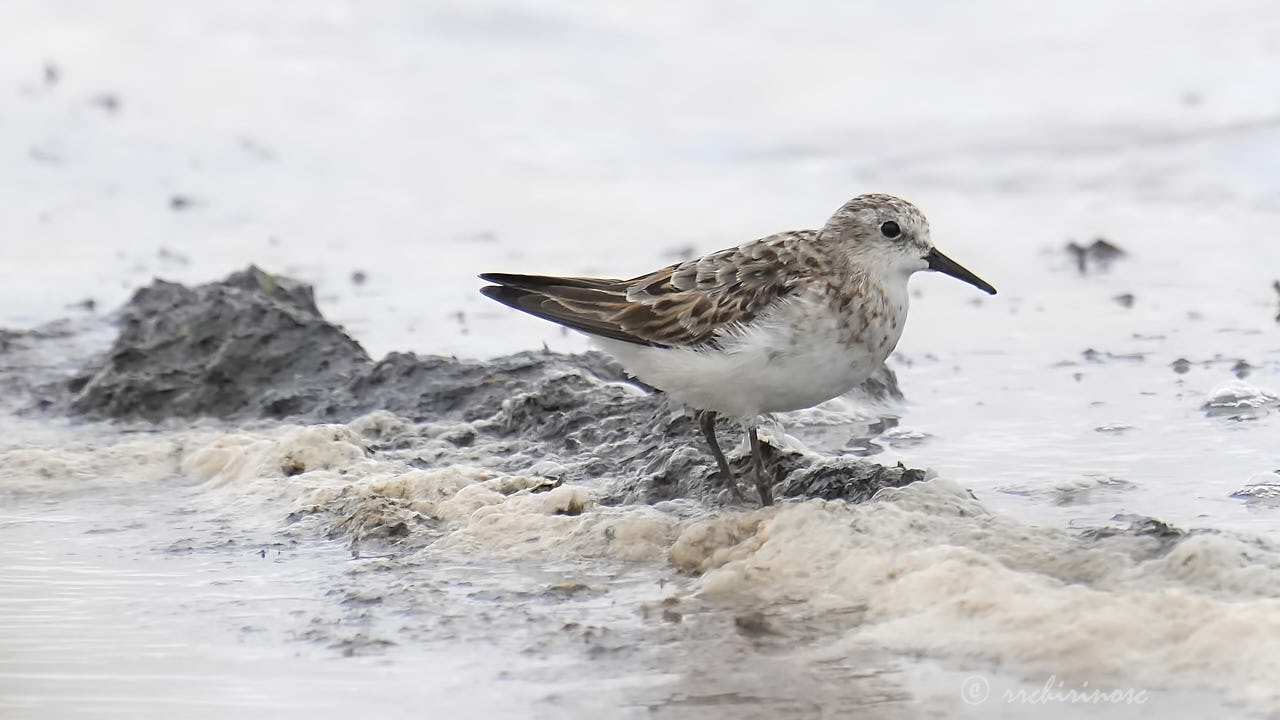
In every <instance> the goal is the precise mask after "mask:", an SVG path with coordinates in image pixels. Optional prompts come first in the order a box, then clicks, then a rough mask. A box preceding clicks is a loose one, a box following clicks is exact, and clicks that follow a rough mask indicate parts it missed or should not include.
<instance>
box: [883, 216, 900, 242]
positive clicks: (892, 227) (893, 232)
mask: <svg viewBox="0 0 1280 720" xmlns="http://www.w3.org/2000/svg"><path fill="white" fill-rule="evenodd" d="M880 234H881V235H883V236H885V237H887V238H889V239H890V240H892V239H894V238H896V237H898V236H899V235H901V234H902V228H900V227H898V223H896V222H894V221H892V220H890V221H889V222H887V223H884V224H883V225H881V226H880Z"/></svg>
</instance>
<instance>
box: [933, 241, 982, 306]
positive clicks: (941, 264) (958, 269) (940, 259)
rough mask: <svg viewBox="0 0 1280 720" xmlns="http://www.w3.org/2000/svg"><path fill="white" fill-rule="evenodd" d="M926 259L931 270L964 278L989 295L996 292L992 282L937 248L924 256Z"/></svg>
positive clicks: (960, 278) (958, 278)
mask: <svg viewBox="0 0 1280 720" xmlns="http://www.w3.org/2000/svg"><path fill="white" fill-rule="evenodd" d="M924 259H925V260H927V261H929V269H930V270H936V271H937V272H940V273H942V274H944V275H950V276H951V277H953V278H955V279H957V280H963V281H965V282H967V283H969V284H970V285H972V286H974V287H976V288H978V289H979V290H981V291H983V292H985V293H986V294H988V295H995V294H996V289H995V288H993V287H991V283H988V282H987V281H986V280H983V279H982V278H980V277H978V276H977V275H974V274H973V273H971V272H969V271H968V270H965V269H964V266H963V265H961V264H960V263H958V262H956V261H955V260H952V259H951V258H949V257H947V256H946V255H943V254H942V253H940V252H938V249H937V248H934V249H933V250H930V251H929V254H928V255H925V256H924Z"/></svg>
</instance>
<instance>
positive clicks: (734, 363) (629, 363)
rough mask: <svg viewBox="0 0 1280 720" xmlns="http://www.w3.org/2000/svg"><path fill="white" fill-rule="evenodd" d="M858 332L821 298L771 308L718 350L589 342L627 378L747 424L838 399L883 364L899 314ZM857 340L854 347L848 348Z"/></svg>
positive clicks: (898, 326) (898, 329)
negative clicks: (753, 419)
mask: <svg viewBox="0 0 1280 720" xmlns="http://www.w3.org/2000/svg"><path fill="white" fill-rule="evenodd" d="M894 314H895V313H893V312H890V313H888V314H886V315H883V316H882V317H881V320H880V321H879V322H876V323H875V326H873V327H867V328H865V330H864V329H863V328H862V327H861V324H862V323H861V321H855V322H857V326H855V327H850V320H849V319H846V318H843V317H839V316H837V315H836V314H835V313H834V312H833V311H832V310H831V307H830V304H829V303H828V302H827V300H826V298H825V297H821V296H808V295H799V296H795V297H792V298H788V299H786V300H783V301H781V302H779V303H778V304H777V305H776V306H774V307H773V308H771V309H770V311H769V312H767V313H764V314H761V315H760V316H758V317H756V318H755V319H754V320H753V321H752V322H751V323H750V324H749V325H747V326H744V327H742V328H740V329H739V331H738V332H736V333H734V334H732V335H728V336H727V337H721V339H720V347H719V348H707V349H699V350H692V349H687V348H654V347H648V346H644V345H635V344H632V343H626V342H620V341H617V340H608V339H604V338H593V340H594V341H595V342H596V344H597V345H599V346H600V348H601V349H603V350H605V351H606V352H608V353H610V354H611V355H613V356H614V357H616V358H617V359H618V361H619V362H621V363H622V365H623V367H624V368H626V369H627V371H628V372H629V373H631V374H632V375H634V376H635V377H637V378H639V379H640V380H642V381H644V382H645V383H648V384H649V385H652V386H653V387H656V388H659V389H661V390H663V391H664V392H666V393H667V394H668V395H670V396H671V397H672V399H674V400H676V401H678V402H681V403H684V404H686V405H688V406H690V407H693V408H697V409H701V410H715V411H717V412H721V413H724V414H726V415H730V416H734V417H739V418H749V417H752V416H755V415H759V414H762V413H771V412H785V411H788V410H799V409H801V408H807V407H812V406H814V405H817V404H818V403H821V402H825V401H827V400H830V399H831V398H834V397H837V396H839V395H843V394H844V393H846V392H848V391H849V390H851V389H853V388H854V386H856V385H857V384H858V383H860V382H862V381H863V380H865V379H867V377H868V376H870V375H871V373H872V371H873V370H874V369H875V368H876V367H877V366H879V364H880V363H882V362H884V359H885V358H886V357H888V355H889V353H890V352H891V351H892V350H893V347H894V345H896V344H897V342H898V337H899V336H900V335H901V334H902V325H903V321H904V320H905V315H906V308H905V306H904V307H903V308H902V309H901V312H900V313H897V317H896V318H895V317H889V315H894ZM859 333H860V338H861V339H860V341H858V342H853V341H852V339H853V337H854V336H855V335H858V334H859Z"/></svg>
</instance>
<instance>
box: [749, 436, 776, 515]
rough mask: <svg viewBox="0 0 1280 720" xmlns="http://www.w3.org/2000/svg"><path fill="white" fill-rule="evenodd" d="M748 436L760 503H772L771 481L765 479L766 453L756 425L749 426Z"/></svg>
mask: <svg viewBox="0 0 1280 720" xmlns="http://www.w3.org/2000/svg"><path fill="white" fill-rule="evenodd" d="M747 437H748V438H750V439H751V459H752V461H753V463H754V465H755V468H756V491H757V492H759V493H760V504H761V505H772V504H773V491H771V490H770V489H769V483H768V482H767V481H766V480H765V474H764V454H763V453H761V452H760V438H759V437H756V428H755V426H754V425H753V426H751V427H749V428H747Z"/></svg>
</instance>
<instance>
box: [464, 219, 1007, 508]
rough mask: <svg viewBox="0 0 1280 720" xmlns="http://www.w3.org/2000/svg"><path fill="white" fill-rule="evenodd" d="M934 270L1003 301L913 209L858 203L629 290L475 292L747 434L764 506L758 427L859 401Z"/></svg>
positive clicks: (569, 281)
mask: <svg viewBox="0 0 1280 720" xmlns="http://www.w3.org/2000/svg"><path fill="white" fill-rule="evenodd" d="M920 270H936V271H938V272H941V273H946V274H947V275H950V276H952V277H954V278H958V279H960V280H963V281H964V282H967V283H969V284H970V285H973V286H975V287H977V288H979V289H980V290H984V291H986V292H988V293H990V294H992V295H994V294H995V292H996V289H995V288H994V287H992V286H991V285H990V284H988V283H987V282H986V281H984V280H982V279H981V278H979V277H978V276H976V275H974V274H973V273H971V272H969V271H968V270H966V269H964V268H963V267H961V266H960V265H959V264H958V263H957V262H955V261H954V260H952V259H951V258H949V257H947V256H946V255H943V254H942V253H941V252H938V250H937V248H935V247H933V243H932V242H931V241H930V240H929V222H928V221H927V220H926V219H925V217H924V215H923V214H922V213H921V212H920V211H919V210H918V209H916V206H914V205H912V204H911V203H909V202H907V201H905V200H902V199H900V198H896V197H893V196H891V195H874V194H873V195H859V196H858V197H856V198H854V199H852V200H850V201H849V202H847V203H845V204H844V206H843V207H841V208H840V209H839V210H837V211H836V213H835V214H834V215H832V216H831V219H830V220H828V221H827V224H826V225H824V226H823V227H822V229H821V230H793V231H791V232H784V233H779V234H777V235H770V236H768V237H765V238H761V239H759V240H753V241H751V242H748V243H744V244H742V245H739V246H738V247H734V248H729V249H727V250H721V251H719V252H714V253H711V254H710V255H704V256H702V257H700V258H696V259H693V260H687V261H685V262H682V263H676V264H675V265H669V266H667V267H664V268H662V269H661V270H656V271H654V272H651V273H649V274H647V275H641V276H639V277H634V278H631V279H629V280H611V279H603V278H581V277H546V276H539V275H511V274H507V273H485V274H484V275H481V276H480V278H481V279H482V280H486V281H488V282H491V283H494V284H493V285H490V286H487V287H484V288H482V289H481V292H482V293H484V294H485V295H486V296H488V297H490V298H493V299H494V300H497V301H498V302H500V303H502V304H504V305H508V306H510V307H513V308H515V309H517V310H520V311H523V312H526V313H529V314H530V315H536V316H537V317H540V318H544V319H546V320H550V321H552V322H555V323H559V324H561V325H564V326H566V327H569V328H572V329H574V330H578V331H580V332H583V333H586V334H587V335H589V336H591V339H592V340H593V341H594V342H595V344H596V345H598V346H599V347H600V348H601V349H603V350H604V351H606V352H608V353H609V354H611V355H613V356H614V357H615V358H617V359H618V361H619V362H620V363H622V366H623V367H624V368H625V369H626V370H627V372H629V373H631V374H632V375H633V376H635V377H637V378H639V379H640V380H642V381H644V382H645V383H647V384H649V385H651V386H653V387H655V388H658V389H660V390H662V391H664V392H666V393H667V394H668V395H669V396H670V397H672V398H674V399H675V400H678V401H680V402H682V403H684V404H685V405H688V406H689V407H692V408H693V409H694V410H695V411H696V412H697V417H698V424H699V425H700V427H701V429H702V434H703V436H704V437H705V438H706V440H707V444H708V445H710V446H711V454H712V455H713V456H714V457H715V459H716V465H717V466H718V467H719V469H720V476H721V480H722V482H724V483H725V484H726V485H728V486H729V487H730V488H732V489H733V490H734V491H735V493H736V491H737V486H736V484H734V480H733V477H732V472H731V471H730V469H729V462H728V461H727V460H726V459H725V456H724V452H723V451H722V450H721V449H720V443H719V442H717V440H716V435H715V418H716V414H717V413H722V414H725V415H729V416H732V417H735V418H737V419H739V420H740V421H741V422H742V424H743V426H744V427H745V428H746V431H747V437H748V439H749V440H750V444H751V455H752V461H753V464H754V468H755V483H756V489H757V490H758V491H759V493H760V502H761V503H762V504H764V505H771V504H772V503H773V497H772V493H771V490H770V487H769V483H768V481H766V479H765V471H764V459H763V457H762V455H761V452H760V440H759V438H758V437H757V436H756V418H757V417H758V416H760V415H762V414H765V413H773V412H785V411H788V410H799V409H801V408H807V407H812V406H814V405H817V404H818V403H821V402H825V401H827V400H830V399H832V398H834V397H837V396H839V395H843V394H844V393H846V392H848V391H849V390H852V389H853V388H854V387H855V386H856V385H858V384H859V383H861V382H862V381H863V380H866V379H867V377H869V376H870V375H871V373H872V371H873V370H875V368H876V367H878V366H879V365H880V363H882V362H884V360H885V358H887V357H889V353H890V352H892V351H893V348H894V346H895V345H897V344H898V338H899V337H901V335H902V328H903V325H904V324H905V323H906V319H907V279H908V278H909V277H910V276H911V275H912V274H913V273H915V272H918V271H920Z"/></svg>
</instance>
